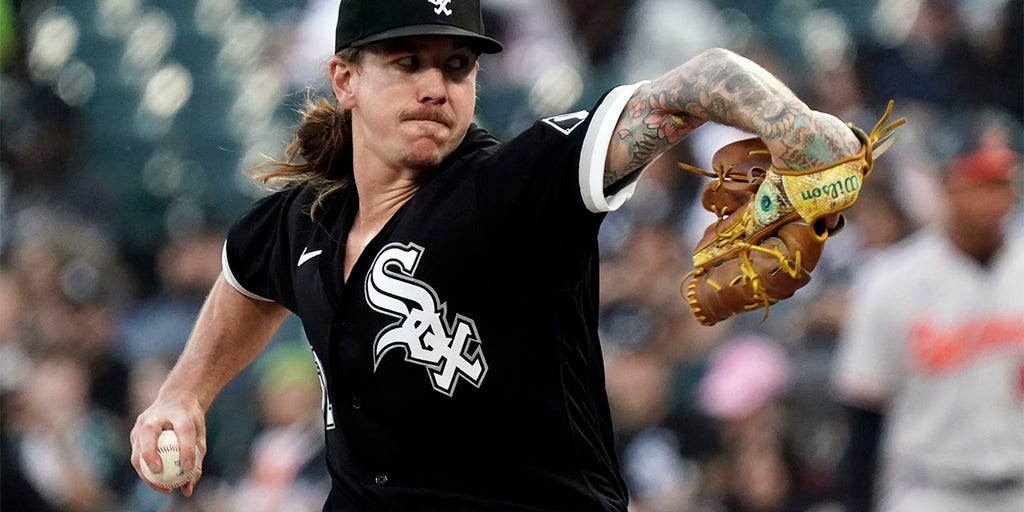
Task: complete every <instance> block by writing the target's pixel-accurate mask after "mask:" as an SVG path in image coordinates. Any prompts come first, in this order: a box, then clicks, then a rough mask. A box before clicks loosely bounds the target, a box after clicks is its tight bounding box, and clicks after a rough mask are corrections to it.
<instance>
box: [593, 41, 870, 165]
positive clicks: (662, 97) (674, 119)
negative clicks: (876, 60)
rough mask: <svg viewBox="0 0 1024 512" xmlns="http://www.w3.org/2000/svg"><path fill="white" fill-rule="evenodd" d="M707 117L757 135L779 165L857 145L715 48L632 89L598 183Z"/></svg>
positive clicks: (835, 124) (820, 160)
mask: <svg viewBox="0 0 1024 512" xmlns="http://www.w3.org/2000/svg"><path fill="white" fill-rule="evenodd" d="M707 121H712V122H715V123H719V124H724V125H728V126H733V127H736V128H739V129H741V130H744V131H747V132H750V133H753V134H755V135H757V136H759V137H761V138H762V139H764V141H765V143H766V144H767V145H768V147H769V149H771V151H772V154H773V155H774V159H775V165H778V166H780V167H787V168H807V167H814V166H817V165H821V164H825V163H829V162H832V161H835V160H837V159H838V158H840V157H842V156H846V155H848V154H851V153H854V152H856V151H857V150H858V149H859V147H860V143H859V142H858V141H857V139H856V137H855V136H854V135H853V133H852V132H851V131H850V130H849V129H848V128H847V127H846V126H845V125H844V124H843V123H842V122H841V121H839V120H838V119H836V118H835V117H832V116H830V115H826V114H821V113H819V112H815V111H813V110H811V109H810V108H809V107H808V106H807V105H806V104H804V103H803V102H802V101H800V100H799V99H798V98H797V97H796V95H794V94H793V92H792V91H790V90H789V88H787V87H786V86H785V85H784V84H783V83H782V82H780V81H779V80H778V79H777V78H775V77H774V76H772V75H771V73H769V72H768V71H766V70H764V69H763V68H761V67H760V66H758V65H757V64H755V63H753V62H751V61H749V60H747V59H745V58H743V57H740V56H738V55H736V54H734V53H732V52H729V51H726V50H720V49H715V50H709V51H707V52H704V53H702V54H701V55H699V56H697V57H694V58H693V59H690V60H689V61H687V62H686V63H684V64H683V65H681V66H679V67H678V68H676V69H674V70H672V71H670V72H669V73H666V74H665V75H663V76H661V77H660V78H658V79H656V80H654V81H652V82H651V83H649V84H646V85H645V86H643V87H641V88H640V89H638V90H637V92H636V93H635V94H634V96H633V99H632V100H631V102H630V103H629V104H628V105H627V108H626V110H625V111H624V112H623V114H622V117H621V118H620V119H619V125H618V128H619V129H618V131H617V134H616V137H614V140H613V141H612V143H611V146H610V147H609V157H608V160H607V162H608V165H607V168H606V172H605V184H606V185H609V184H611V183H614V182H615V181H616V180H618V179H620V178H621V177H622V176H625V175H627V174H629V173H630V172H632V171H633V170H635V169H637V168H640V167H642V166H644V165H646V164H648V163H650V162H651V161H652V160H654V158H656V157H657V156H658V155H660V154H661V153H663V152H664V151H665V150H667V149H668V148H670V147H671V146H672V145H674V144H676V143H677V142H679V141H680V140H682V139H683V138H684V137H685V136H686V135H688V134H690V133H691V132H693V130H695V129H696V128H697V127H699V126H700V125H701V124H703V123H705V122H707Z"/></svg>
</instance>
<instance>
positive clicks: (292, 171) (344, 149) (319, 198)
mask: <svg viewBox="0 0 1024 512" xmlns="http://www.w3.org/2000/svg"><path fill="white" fill-rule="evenodd" d="M338 57H340V58H342V59H344V60H346V61H348V62H353V63H358V62H359V60H360V57H361V50H360V49H358V48H347V49H345V50H342V51H341V52H339V53H338ZM299 113H300V114H301V115H302V120H301V121H300V122H299V126H298V127H297V128H296V129H295V137H294V138H292V141H291V142H290V143H288V146H287V147H286V148H285V158H284V160H274V159H270V160H269V161H267V162H265V163H263V164H260V165H257V166H255V167H253V168H252V169H249V170H248V171H247V174H249V176H250V177H251V178H252V179H253V180H254V181H256V182H257V183H260V184H262V185H270V186H274V188H289V187H295V186H299V185H307V184H308V185H310V186H312V187H313V188H314V189H316V197H314V199H313V203H312V204H311V205H310V207H309V215H310V217H315V215H316V211H317V210H318V209H319V208H320V206H322V205H323V202H324V200H325V199H327V197H328V196H330V195H331V194H333V193H335V192H338V191H340V190H343V189H344V188H345V187H347V186H348V185H349V183H351V182H352V112H351V111H349V110H346V109H342V108H340V107H338V106H337V105H336V104H335V103H334V102H331V101H329V100H327V99H326V98H323V97H317V96H313V95H312V94H310V95H307V96H306V101H305V105H304V106H303V109H302V110H301V111H300V112H299Z"/></svg>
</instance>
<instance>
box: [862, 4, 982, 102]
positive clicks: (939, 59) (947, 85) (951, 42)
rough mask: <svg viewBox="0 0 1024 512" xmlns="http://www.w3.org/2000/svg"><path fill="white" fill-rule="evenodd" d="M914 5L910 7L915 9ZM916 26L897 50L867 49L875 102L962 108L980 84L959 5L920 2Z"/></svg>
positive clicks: (865, 79) (867, 82)
mask: <svg viewBox="0 0 1024 512" xmlns="http://www.w3.org/2000/svg"><path fill="white" fill-rule="evenodd" d="M913 4H914V2H911V3H910V4H908V5H913ZM916 4H917V8H916V10H912V9H913V8H911V9H908V10H910V11H911V12H900V13H899V14H900V15H903V16H907V15H909V17H910V19H912V20H913V23H912V25H911V26H910V27H909V28H908V29H907V30H906V32H905V34H903V35H904V36H905V37H904V39H902V40H898V41H897V42H896V44H895V45H894V46H887V44H886V43H889V41H885V42H883V43H882V44H878V45H868V46H864V47H862V48H861V49H860V51H859V52H858V58H859V59H860V62H859V63H858V65H857V69H858V76H859V77H860V80H861V87H862V88H863V90H864V91H865V92H866V93H867V95H868V97H869V103H873V104H881V103H884V102H885V101H887V100H889V99H896V100H897V101H900V100H904V101H905V100H916V101H923V102H927V103H931V104H934V105H957V104H962V103H963V102H964V100H965V99H966V98H970V97H971V96H972V89H973V88H974V87H975V85H976V82H975V80H976V78H977V76H978V75H977V67H978V56H977V53H976V52H975V50H974V48H973V47H972V46H971V44H970V41H969V40H968V39H967V37H966V35H965V32H964V25H963V21H962V19H961V18H960V15H959V11H958V10H957V6H956V2H952V1H950V0H920V1H919V2H916Z"/></svg>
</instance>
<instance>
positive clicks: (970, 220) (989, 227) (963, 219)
mask: <svg viewBox="0 0 1024 512" xmlns="http://www.w3.org/2000/svg"><path fill="white" fill-rule="evenodd" d="M949 198H950V209H951V214H952V215H953V216H954V219H955V222H956V224H957V226H958V227H959V229H962V230H966V231H967V232H969V233H973V234H974V235H976V236H977V237H979V238H991V239H994V240H1000V239H1001V238H1002V227H1003V223H1004V220H1005V217H1006V215H1007V214H1008V213H1009V212H1010V210H1011V209H1012V208H1013V204H1014V201H1015V199H1016V193H1015V190H1014V185H1013V183H1012V182H1011V181H1008V180H987V181H982V182H977V183H970V184H965V185H961V186H958V187H956V188H955V189H953V190H950V191H949Z"/></svg>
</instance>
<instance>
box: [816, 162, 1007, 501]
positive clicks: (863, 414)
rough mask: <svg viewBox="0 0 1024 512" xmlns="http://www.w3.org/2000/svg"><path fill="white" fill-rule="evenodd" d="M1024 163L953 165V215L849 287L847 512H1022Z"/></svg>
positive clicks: (946, 186) (841, 364)
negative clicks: (1014, 215)
mask: <svg viewBox="0 0 1024 512" xmlns="http://www.w3.org/2000/svg"><path fill="white" fill-rule="evenodd" d="M1019 161H1020V160H1019V157H1018V155H1016V154H1014V153H1012V152H1010V151H1007V150H996V149H986V150H981V151H976V152H974V153H971V154H969V155H967V156H964V157H962V158H960V159H958V160H956V161H955V162H954V163H953V164H952V165H951V166H949V168H948V169H947V170H946V172H945V173H944V176H943V191H944V195H945V199H946V200H947V202H946V203H945V204H944V205H943V209H942V211H944V212H945V213H946V214H947V215H945V218H943V219H942V222H941V223H939V224H937V225H935V226H931V227H927V228H924V229H922V230H921V231H920V232H918V233H916V234H915V235H913V236H911V237H910V238H909V239H907V240H906V241H904V242H903V243H901V244H899V245H897V246H894V247H893V248H892V249H890V250H888V251H887V252H885V253H882V254H881V255H879V256H878V257H877V258H875V259H874V261H872V263H871V264H870V265H869V266H868V267H866V268H865V271H864V273H863V274H862V275H861V276H859V281H858V282H857V284H856V286H855V287H854V288H853V290H852V295H851V305H850V310H849V312H848V316H847V319H846V324H845V326H844V329H843V332H842V335H841V340H840V347H839V350H838V353H837V359H836V366H835V387H836V390H837V392H838V394H839V396H840V398H841V400H842V401H843V402H844V403H845V404H846V405H848V406H849V407H848V409H849V411H850V420H851V421H850V427H851V437H850V446H849V453H848V456H847V464H846V466H845V471H844V473H845V474H844V476H845V479H846V480H847V483H848V485H847V486H846V487H845V494H846V499H845V501H846V503H845V504H846V505H847V512H853V511H857V510H879V511H885V512H888V511H900V512H917V511H927V512H944V511H950V512H953V511H955V512H972V511H986V512H992V511H995V512H1003V511H1005V512H1011V511H1012V512H1020V511H1024V237H1022V236H1021V235H1022V229H1021V226H1019V225H1013V224H1014V223H1011V222H1009V219H1010V218H1011V215H1010V213H1011V211H1012V210H1013V209H1014V206H1015V204H1016V200H1017V198H1018V196H1019V192H1018V187H1019V182H1018V181H1017V175H1018V170H1017V166H1018V165H1019ZM907 192H908V193H909V192H911V191H907ZM876 454H877V457H876ZM876 461H877V464H876ZM875 475H878V480H877V481H874V476H875Z"/></svg>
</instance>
